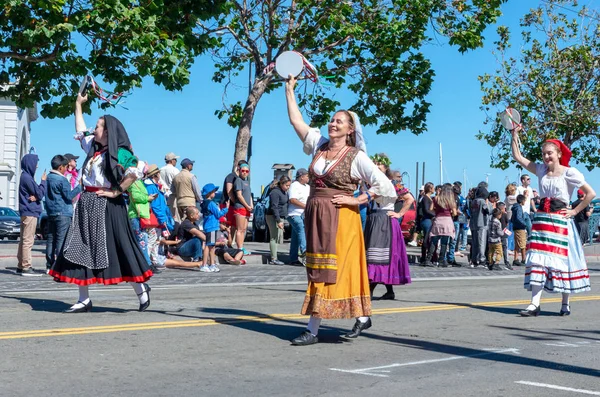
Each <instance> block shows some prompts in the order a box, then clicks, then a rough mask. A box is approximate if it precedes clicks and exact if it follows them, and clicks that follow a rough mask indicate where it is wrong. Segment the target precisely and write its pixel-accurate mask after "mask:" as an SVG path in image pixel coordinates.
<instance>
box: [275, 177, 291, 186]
mask: <svg viewBox="0 0 600 397" xmlns="http://www.w3.org/2000/svg"><path fill="white" fill-rule="evenodd" d="M290 181H291V179H290V178H289V177H288V176H287V175H283V176H282V177H281V178H279V182H277V185H278V186H279V187H281V186H283V185H285V184H286V183H288V182H290Z"/></svg>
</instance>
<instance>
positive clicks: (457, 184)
mask: <svg viewBox="0 0 600 397" xmlns="http://www.w3.org/2000/svg"><path fill="white" fill-rule="evenodd" d="M453 184H454V185H455V186H460V187H462V182H461V181H456V182H454V183H453Z"/></svg>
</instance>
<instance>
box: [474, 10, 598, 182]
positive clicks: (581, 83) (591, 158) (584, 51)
mask: <svg viewBox="0 0 600 397" xmlns="http://www.w3.org/2000/svg"><path fill="white" fill-rule="evenodd" d="M565 8H566V9H565ZM569 10H574V12H571V11H569ZM598 21H599V15H598V13H596V12H592V11H591V10H589V9H587V8H585V7H579V6H577V4H576V2H573V1H559V0H555V1H553V2H550V3H548V4H546V5H545V6H543V7H539V8H536V9H532V10H531V11H530V12H529V13H528V14H526V15H525V16H524V17H523V19H522V22H521V24H522V26H523V32H522V34H521V38H522V41H523V43H522V46H521V50H520V55H519V56H518V57H511V56H509V55H508V51H510V50H509V49H510V32H509V31H508V29H507V28H506V27H500V28H498V34H499V36H500V38H499V40H498V42H496V46H497V50H496V55H497V58H498V60H499V62H500V68H499V69H498V70H497V71H496V73H495V75H490V74H485V75H483V76H480V77H479V81H480V83H481V89H482V91H483V94H484V95H483V98H482V107H481V108H482V110H484V111H486V113H487V114H488V117H487V119H486V124H488V125H489V126H490V130H489V131H483V132H480V133H479V134H478V138H479V139H481V140H485V141H486V142H487V143H488V144H489V145H490V146H491V147H492V148H493V152H492V163H491V165H492V166H493V167H497V168H501V169H506V168H507V167H508V166H509V165H510V161H511V158H510V134H509V133H508V132H507V131H505V130H504V128H502V127H501V126H500V125H499V120H498V119H497V116H496V114H495V112H496V111H500V110H502V109H504V108H505V107H507V106H510V107H513V108H515V109H517V110H519V112H520V113H521V117H522V123H523V125H524V128H525V132H524V133H523V134H522V136H521V141H522V142H523V146H524V148H523V149H522V150H523V152H524V154H525V155H526V156H527V157H528V158H529V159H531V160H538V161H539V160H541V149H540V144H541V143H542V142H543V141H544V140H546V139H549V138H558V139H561V140H563V141H564V143H565V144H566V145H567V146H569V147H570V148H571V150H572V151H573V158H574V159H575V160H577V161H578V162H580V163H582V164H584V165H585V166H586V167H587V168H588V170H592V169H594V168H595V167H597V165H598V162H599V160H600V152H599V151H598V148H599V147H600V132H599V127H600V103H599V98H600V86H599V85H598V81H599V78H600V38H599V37H600V36H599V33H600V30H599V29H600V27H599V25H598Z"/></svg>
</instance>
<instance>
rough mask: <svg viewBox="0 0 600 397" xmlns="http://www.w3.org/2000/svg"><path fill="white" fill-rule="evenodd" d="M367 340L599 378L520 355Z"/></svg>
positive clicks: (592, 373) (373, 336)
mask: <svg viewBox="0 0 600 397" xmlns="http://www.w3.org/2000/svg"><path fill="white" fill-rule="evenodd" d="M363 337H364V338H369V339H372V340H379V341H384V342H388V343H391V344H395V345H399V346H402V347H407V348H412V349H418V350H423V351H430V352H436V353H443V354H449V355H453V356H462V357H469V358H471V359H476V360H483V361H488V362H495V363H505V364H512V365H521V366H527V367H532V368H535V369H540V368H543V369H549V370H553V371H559V372H567V373H572V374H578V375H585V376H592V377H600V370H598V369H594V368H586V367H580V366H577V365H568V364H562V363H557V362H553V361H548V360H542V359H536V358H528V357H524V356H522V355H513V354H510V353H508V352H507V353H501V352H493V351H490V350H485V349H477V348H470V347H463V346H454V345H447V344H443V343H438V342H429V341H424V340H414V339H406V338H400V337H393V336H383V335H376V334H372V333H368V332H367V333H364V334H362V335H361V336H360V338H363Z"/></svg>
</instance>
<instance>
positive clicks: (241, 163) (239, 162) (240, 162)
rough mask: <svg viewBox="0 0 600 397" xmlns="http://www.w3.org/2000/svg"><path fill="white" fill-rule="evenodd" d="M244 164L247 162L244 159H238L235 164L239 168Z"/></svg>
mask: <svg viewBox="0 0 600 397" xmlns="http://www.w3.org/2000/svg"><path fill="white" fill-rule="evenodd" d="M244 164H248V162H247V161H246V160H240V161H238V163H237V166H238V168H240V167H241V166H242V165H244Z"/></svg>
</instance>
